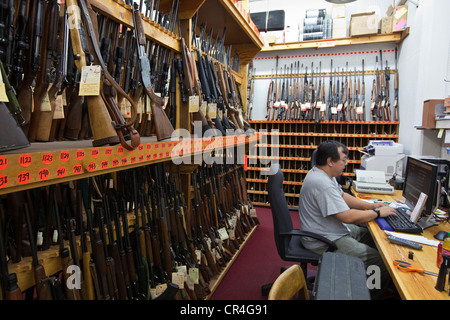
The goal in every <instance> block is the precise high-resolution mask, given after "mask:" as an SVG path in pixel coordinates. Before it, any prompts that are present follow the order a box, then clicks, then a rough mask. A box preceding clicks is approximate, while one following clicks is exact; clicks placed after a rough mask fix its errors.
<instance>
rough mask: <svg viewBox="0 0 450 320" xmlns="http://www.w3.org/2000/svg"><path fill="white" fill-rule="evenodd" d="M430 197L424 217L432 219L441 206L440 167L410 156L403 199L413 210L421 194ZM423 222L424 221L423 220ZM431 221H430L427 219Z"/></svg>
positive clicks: (425, 207)
mask: <svg viewBox="0 0 450 320" xmlns="http://www.w3.org/2000/svg"><path fill="white" fill-rule="evenodd" d="M421 192H423V193H425V194H426V195H427V196H428V199H427V200H426V203H425V206H424V208H423V211H422V216H429V217H430V218H431V217H432V214H433V212H434V211H435V210H436V209H437V207H438V206H439V193H440V183H439V179H438V166H437V165H435V164H433V163H430V162H428V161H425V160H421V159H417V158H415V157H412V156H408V158H407V160H406V171H405V184H404V187H403V197H405V202H406V205H407V206H408V207H409V208H410V209H411V210H412V209H413V208H414V207H415V205H416V203H417V200H418V199H419V196H420V193H421ZM421 220H422V221H423V220H424V219H421ZM427 221H430V219H427Z"/></svg>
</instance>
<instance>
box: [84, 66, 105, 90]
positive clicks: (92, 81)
mask: <svg viewBox="0 0 450 320" xmlns="http://www.w3.org/2000/svg"><path fill="white" fill-rule="evenodd" d="M101 75H102V71H101V67H100V66H84V67H83V68H82V69H81V80H80V91H79V95H80V96H98V95H99V94H100V79H101Z"/></svg>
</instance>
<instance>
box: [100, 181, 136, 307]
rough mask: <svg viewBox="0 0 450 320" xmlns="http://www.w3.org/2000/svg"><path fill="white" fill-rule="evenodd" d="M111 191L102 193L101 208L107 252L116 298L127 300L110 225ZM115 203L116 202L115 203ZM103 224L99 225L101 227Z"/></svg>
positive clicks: (117, 249)
mask: <svg viewBox="0 0 450 320" xmlns="http://www.w3.org/2000/svg"><path fill="white" fill-rule="evenodd" d="M109 193H111V191H110V189H108V190H107V192H106V193H104V194H103V199H102V200H103V208H104V212H105V215H104V220H105V226H106V229H107V230H108V246H107V248H108V254H109V256H110V257H111V260H112V261H113V262H114V271H115V274H114V277H115V279H116V283H117V291H118V295H117V296H118V298H119V300H128V295H127V293H128V292H129V291H128V292H127V286H126V284H125V275H124V272H123V268H122V260H121V256H120V253H119V246H118V244H117V241H116V239H114V229H113V226H112V222H111V221H112V219H111V216H112V214H111V212H110V203H109V201H110V200H109V199H110V195H109ZM116 204H117V203H116ZM102 226H103V225H101V227H102Z"/></svg>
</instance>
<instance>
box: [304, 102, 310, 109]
mask: <svg viewBox="0 0 450 320" xmlns="http://www.w3.org/2000/svg"><path fill="white" fill-rule="evenodd" d="M305 109H306V110H310V109H311V103H310V102H306V103H305Z"/></svg>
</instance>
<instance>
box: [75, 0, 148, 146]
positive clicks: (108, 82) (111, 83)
mask: <svg viewBox="0 0 450 320" xmlns="http://www.w3.org/2000/svg"><path fill="white" fill-rule="evenodd" d="M79 3H80V6H79V8H80V12H81V17H82V19H83V23H84V27H85V29H86V30H87V34H88V36H89V37H88V40H89V41H88V47H89V52H91V53H93V61H94V63H96V64H98V65H100V67H101V69H102V71H103V75H104V77H105V79H104V81H103V84H104V87H106V88H105V89H106V90H113V92H112V93H106V92H105V95H106V97H104V96H103V97H102V98H103V99H104V100H105V103H106V106H107V108H108V112H109V114H110V116H111V117H112V119H113V120H114V121H112V122H111V125H112V126H113V128H114V129H115V131H116V133H117V135H118V137H119V141H120V143H121V144H122V146H123V147H124V148H126V149H127V150H133V149H134V148H136V147H137V146H138V145H139V144H140V136H139V133H138V132H137V130H136V129H134V128H133V123H134V122H135V120H136V116H137V108H136V104H135V103H134V100H133V99H131V98H130V97H129V96H128V94H127V93H125V92H124V91H123V89H122V88H121V87H120V86H119V85H118V84H117V82H116V81H115V80H114V78H113V77H112V76H111V75H110V74H109V72H108V70H107V67H106V65H105V63H104V61H103V58H102V56H101V53H100V49H99V47H98V45H99V42H98V40H97V38H98V36H97V34H98V31H97V28H96V27H97V25H98V23H97V19H96V14H95V12H94V11H93V10H92V7H91V5H90V3H89V1H88V2H86V0H80V1H79ZM74 47H75V46H74ZM116 94H120V95H121V96H123V97H125V98H126V99H127V100H128V101H129V102H130V104H131V110H132V112H131V114H132V116H131V119H130V121H129V122H125V120H124V119H123V116H122V114H121V113H120V110H119V108H118V107H117V104H116V102H115V100H114V99H112V96H115V95H116ZM103 126H104V125H103ZM123 132H127V133H128V134H129V135H130V139H131V145H129V144H128V143H127V142H126V141H125V138H124V133H123Z"/></svg>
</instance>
